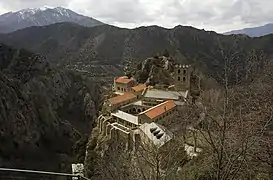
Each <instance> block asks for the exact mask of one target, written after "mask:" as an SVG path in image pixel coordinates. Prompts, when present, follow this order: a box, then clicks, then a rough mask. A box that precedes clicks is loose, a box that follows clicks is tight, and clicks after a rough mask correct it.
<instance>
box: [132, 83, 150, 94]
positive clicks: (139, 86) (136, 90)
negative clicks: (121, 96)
mask: <svg viewBox="0 0 273 180" xmlns="http://www.w3.org/2000/svg"><path fill="white" fill-rule="evenodd" d="M146 87H147V86H146V85H145V84H139V85H137V86H134V87H132V89H133V90H134V91H135V92H139V91H143V90H144V89H145V88H146Z"/></svg>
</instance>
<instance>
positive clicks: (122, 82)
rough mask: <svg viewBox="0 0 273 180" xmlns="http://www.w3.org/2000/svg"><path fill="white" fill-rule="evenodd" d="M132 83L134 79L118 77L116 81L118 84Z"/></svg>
mask: <svg viewBox="0 0 273 180" xmlns="http://www.w3.org/2000/svg"><path fill="white" fill-rule="evenodd" d="M132 81H133V79H129V78H127V77H118V78H117V79H115V82H116V83H121V84H128V83H130V82H132Z"/></svg>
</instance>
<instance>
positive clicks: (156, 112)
mask: <svg viewBox="0 0 273 180" xmlns="http://www.w3.org/2000/svg"><path fill="white" fill-rule="evenodd" d="M174 71H175V72H174V73H173V74H174V79H175V81H174V82H175V83H174V84H172V85H169V86H168V87H164V88H163V87H159V86H150V85H148V84H141V83H138V82H137V81H136V80H135V79H134V78H129V77H127V76H124V77H118V78H115V79H114V82H113V88H112V91H113V92H112V93H113V94H114V97H111V98H108V99H107V100H105V102H104V110H103V112H102V113H101V115H100V116H99V118H98V124H99V129H100V134H101V135H103V136H106V137H108V138H120V137H124V138H125V139H126V149H127V150H134V149H135V148H136V147H137V146H138V144H139V143H140V142H145V143H148V144H151V145H153V146H154V147H156V148H161V147H162V146H164V145H165V144H166V143H168V142H169V141H171V140H172V139H173V137H174V135H173V133H172V132H171V131H169V130H168V129H167V128H166V127H164V126H163V125H162V124H161V122H162V121H166V120H169V119H172V118H177V112H178V110H179V108H181V107H182V106H184V105H185V104H186V103H187V101H189V88H190V77H191V72H192V68H191V66H189V65H180V64H176V65H175V70H174Z"/></svg>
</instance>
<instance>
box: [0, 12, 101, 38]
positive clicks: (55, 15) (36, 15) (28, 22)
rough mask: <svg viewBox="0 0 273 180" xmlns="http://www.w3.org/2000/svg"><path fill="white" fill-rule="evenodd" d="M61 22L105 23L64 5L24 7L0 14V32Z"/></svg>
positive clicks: (87, 24)
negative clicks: (55, 6) (16, 10)
mask: <svg viewBox="0 0 273 180" xmlns="http://www.w3.org/2000/svg"><path fill="white" fill-rule="evenodd" d="M59 22H73V23H77V24H79V25H82V26H86V27H93V26H98V25H102V24H103V23H102V22H100V21H98V20H96V19H93V18H90V17H86V16H83V15H80V14H77V13H75V12H73V11H71V10H69V9H65V8H62V7H57V8H47V7H44V8H34V9H23V10H20V11H18V12H8V13H6V14H3V15H1V16H0V33H9V32H13V31H16V30H18V29H23V28H27V27H31V26H45V25H49V24H55V23H59Z"/></svg>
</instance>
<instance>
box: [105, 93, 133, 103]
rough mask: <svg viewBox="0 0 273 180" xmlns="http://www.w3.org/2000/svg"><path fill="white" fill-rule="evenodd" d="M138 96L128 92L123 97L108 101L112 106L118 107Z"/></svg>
mask: <svg viewBox="0 0 273 180" xmlns="http://www.w3.org/2000/svg"><path fill="white" fill-rule="evenodd" d="M136 98H137V97H136V95H134V94H133V93H131V92H126V93H124V94H123V95H119V96H116V97H113V98H110V99H108V101H109V102H110V104H111V105H116V104H119V103H122V102H125V101H129V100H133V99H136Z"/></svg>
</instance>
